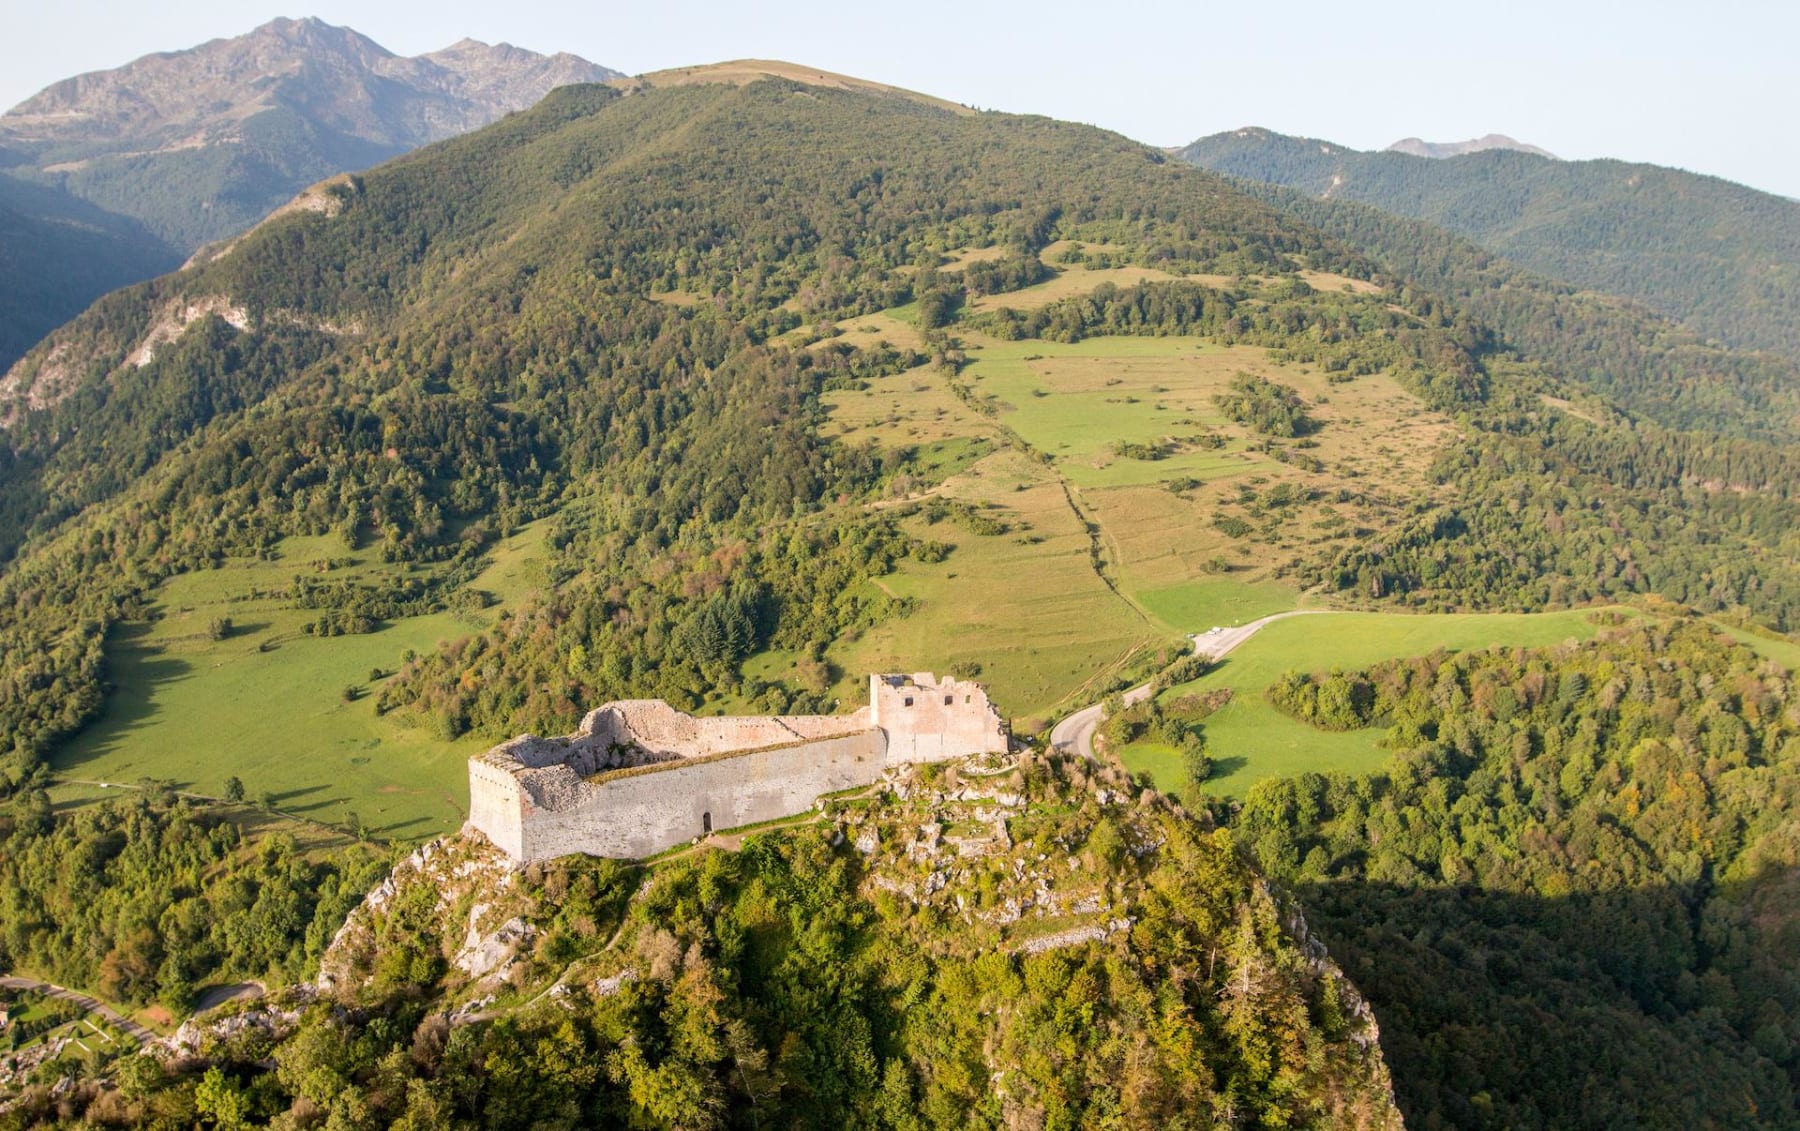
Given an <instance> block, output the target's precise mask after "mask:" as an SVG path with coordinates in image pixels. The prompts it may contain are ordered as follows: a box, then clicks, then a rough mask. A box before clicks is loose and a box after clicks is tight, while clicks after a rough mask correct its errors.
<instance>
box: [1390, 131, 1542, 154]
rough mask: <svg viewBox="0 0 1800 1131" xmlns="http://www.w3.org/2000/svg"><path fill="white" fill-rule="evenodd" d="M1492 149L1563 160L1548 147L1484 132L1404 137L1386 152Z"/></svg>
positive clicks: (1456, 152) (1442, 152) (1407, 152)
mask: <svg viewBox="0 0 1800 1131" xmlns="http://www.w3.org/2000/svg"><path fill="white" fill-rule="evenodd" d="M1490 149H1510V150H1513V151H1514V152H1517V153H1529V154H1531V155H1532V156H1534V157H1547V158H1549V159H1550V160H1552V161H1558V160H1561V158H1559V157H1557V156H1556V154H1554V153H1552V152H1550V151H1549V150H1548V149H1540V148H1539V147H1538V146H1535V145H1527V144H1526V143H1525V142H1522V141H1519V140H1517V139H1516V138H1511V137H1508V136H1506V135H1505V134H1483V135H1482V136H1481V137H1474V138H1470V139H1468V140H1467V141H1426V140H1425V139H1424V138H1419V137H1403V138H1401V139H1400V140H1399V141H1396V142H1395V143H1394V144H1392V145H1390V146H1388V147H1387V148H1386V149H1385V150H1383V151H1382V152H1384V153H1405V154H1408V155H1410V156H1413V157H1434V158H1445V157H1461V156H1463V155H1464V154H1466V153H1483V152H1485V151H1487V150H1490Z"/></svg>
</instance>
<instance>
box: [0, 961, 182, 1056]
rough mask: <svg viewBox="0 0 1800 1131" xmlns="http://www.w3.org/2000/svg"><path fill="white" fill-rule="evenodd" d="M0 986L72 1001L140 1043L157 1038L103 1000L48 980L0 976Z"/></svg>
mask: <svg viewBox="0 0 1800 1131" xmlns="http://www.w3.org/2000/svg"><path fill="white" fill-rule="evenodd" d="M0 986H4V987H5V988H7V989H9V990H31V991H33V992H34V993H40V994H44V995H46V996H49V997H54V998H61V999H62V1000H63V1001H66V1002H72V1003H73V1004H75V1005H79V1006H80V1007H81V1008H83V1009H85V1010H87V1011H88V1012H89V1013H94V1014H98V1015H99V1016H100V1018H101V1019H102V1020H104V1021H105V1022H106V1023H107V1024H109V1025H111V1026H112V1027H113V1028H115V1029H117V1030H119V1031H120V1032H122V1033H124V1034H125V1035H126V1036H128V1037H130V1038H131V1039H132V1040H134V1041H136V1042H137V1043H138V1044H140V1045H143V1044H146V1043H148V1042H150V1041H154V1040H156V1039H157V1038H156V1034H155V1033H152V1032H151V1031H150V1030H148V1029H146V1028H144V1027H143V1026H142V1025H139V1024H138V1023H137V1022H136V1021H133V1020H131V1019H129V1018H126V1017H121V1016H120V1015H119V1014H118V1013H117V1012H116V1011H115V1010H114V1009H113V1008H112V1007H111V1006H109V1005H107V1004H105V1003H104V1002H100V1001H96V1000H95V999H94V998H91V997H89V996H87V995H86V994H84V993H81V992H79V991H77V990H71V989H67V988H65V987H63V986H55V985H51V984H50V983H49V982H42V981H39V980H38V979H36V978H15V977H12V976H10V975H5V976H0Z"/></svg>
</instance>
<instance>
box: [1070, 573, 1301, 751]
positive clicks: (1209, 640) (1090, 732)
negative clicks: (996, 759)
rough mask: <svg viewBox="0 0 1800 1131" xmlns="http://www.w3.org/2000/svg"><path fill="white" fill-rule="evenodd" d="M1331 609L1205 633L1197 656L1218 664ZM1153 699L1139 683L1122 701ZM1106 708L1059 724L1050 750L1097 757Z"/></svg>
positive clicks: (1198, 637) (1090, 709) (1099, 705)
mask: <svg viewBox="0 0 1800 1131" xmlns="http://www.w3.org/2000/svg"><path fill="white" fill-rule="evenodd" d="M1330 611H1331V610H1330V609H1295V610H1293V611H1292V612H1286V613H1275V614H1273V615H1271V616H1266V617H1260V618H1258V619H1257V620H1253V621H1251V622H1250V623H1249V624H1244V625H1239V626H1238V627H1236V628H1224V629H1220V630H1219V631H1217V632H1202V633H1199V634H1197V635H1195V636H1193V637H1190V639H1191V640H1193V642H1194V655H1196V656H1205V657H1206V658H1208V659H1210V660H1213V661H1215V662H1216V661H1218V660H1222V659H1224V658H1225V654H1226V653H1228V652H1230V651H1231V650H1232V649H1234V648H1236V647H1237V646H1238V645H1239V644H1242V643H1243V642H1244V641H1246V640H1248V639H1250V638H1251V637H1252V636H1255V635H1256V634H1257V633H1258V632H1260V631H1262V630H1263V629H1264V628H1265V627H1267V626H1268V625H1271V624H1274V623H1275V622H1276V621H1278V620H1286V619H1287V618H1289V617H1304V616H1314V615H1317V614H1322V613H1328V612H1330ZM1149 697H1150V684H1148V683H1140V684H1138V685H1137V686H1136V687H1134V688H1132V689H1131V690H1129V691H1127V692H1125V694H1124V695H1123V696H1122V698H1123V699H1124V701H1125V705H1126V706H1127V707H1129V706H1131V705H1132V704H1133V703H1142V702H1143V701H1144V700H1146V699H1148V698H1149ZM1105 712H1106V705H1105V704H1104V703H1095V704H1094V705H1093V706H1091V707H1083V708H1082V709H1081V710H1079V711H1076V712H1075V713H1074V714H1072V715H1070V716H1069V717H1067V718H1065V719H1064V720H1063V721H1062V722H1060V723H1057V724H1056V726H1055V727H1054V728H1053V729H1052V730H1051V731H1050V748H1051V749H1052V750H1061V751H1063V752H1064V753H1067V754H1079V755H1081V756H1082V757H1083V758H1092V757H1093V756H1094V732H1095V731H1096V730H1099V729H1100V720H1101V719H1102V718H1104V717H1105Z"/></svg>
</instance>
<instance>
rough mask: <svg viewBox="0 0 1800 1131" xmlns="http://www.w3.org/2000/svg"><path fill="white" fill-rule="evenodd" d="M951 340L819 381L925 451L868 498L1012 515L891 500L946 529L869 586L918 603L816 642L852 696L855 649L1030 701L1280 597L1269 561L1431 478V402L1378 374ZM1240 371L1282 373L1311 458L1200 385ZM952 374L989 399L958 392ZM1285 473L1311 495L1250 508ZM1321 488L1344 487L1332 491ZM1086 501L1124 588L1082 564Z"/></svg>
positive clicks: (854, 427) (1177, 349)
mask: <svg viewBox="0 0 1800 1131" xmlns="http://www.w3.org/2000/svg"><path fill="white" fill-rule="evenodd" d="M890 314H892V312H890ZM860 321H863V320H861V319H854V320H851V322H850V323H848V325H854V324H855V323H857V322H860ZM964 342H965V345H966V347H967V351H968V356H969V358H970V363H969V365H968V366H966V367H965V369H964V370H963V372H962V374H961V375H960V376H958V377H956V378H954V379H952V378H948V377H946V376H945V375H944V374H942V373H939V372H938V371H936V370H935V369H932V368H929V367H922V368H919V369H915V370H911V371H909V372H907V373H903V374H900V375H897V376H894V377H886V378H880V379H877V380H873V381H870V382H868V384H867V387H866V388H863V389H858V390H845V391H839V392H834V393H831V394H829V395H828V396H827V397H826V404H827V406H828V412H829V414H830V415H829V424H828V428H829V429H830V430H831V431H832V432H833V433H834V434H837V435H841V436H844V437H846V438H847V439H850V440H851V441H853V442H860V441H873V442H876V443H879V444H882V445H884V446H888V447H913V448H915V449H917V450H918V451H919V452H920V453H921V455H922V456H923V459H922V460H921V464H922V466H921V467H920V468H919V472H918V475H917V476H916V479H915V480H914V481H909V482H908V483H906V484H904V485H903V486H902V487H898V488H897V491H899V492H900V496H901V497H900V498H898V499H894V500H887V501H884V502H882V503H879V504H877V505H881V506H891V505H894V504H895V503H896V502H899V501H903V499H904V498H906V497H917V496H919V495H921V494H924V493H927V492H929V493H932V494H939V495H944V496H947V497H950V498H955V499H960V500H963V501H966V502H969V503H971V504H974V505H977V506H987V505H993V506H996V507H998V508H999V510H998V511H996V512H995V513H996V514H999V515H1001V516H1003V517H1004V518H1005V519H1006V520H1007V521H1009V522H1012V523H1014V524H1015V526H1017V527H1018V529H1015V530H1014V531H1011V532H1009V533H1008V534H1005V535H996V536H987V537H983V536H977V535H973V534H971V533H969V532H968V531H965V530H960V529H946V528H948V527H952V526H953V525H954V524H952V523H944V524H940V525H939V526H938V527H936V528H932V529H929V530H927V529H926V528H925V527H924V526H923V520H922V519H912V520H909V521H910V522H911V523H912V527H911V528H912V529H913V532H914V533H916V534H918V535H919V536H920V537H924V538H928V539H931V540H934V541H945V542H949V543H950V544H952V545H953V546H954V547H955V550H954V552H953V553H952V555H951V557H950V558H949V559H948V560H947V561H945V562H943V563H939V564H936V565H931V566H926V565H922V564H920V563H912V562H909V563H907V564H906V565H904V566H903V567H902V568H901V570H900V571H899V572H898V573H896V574H895V575H894V576H892V577H889V578H885V579H883V581H882V585H883V587H884V588H885V589H887V591H888V592H890V593H892V594H894V595H896V596H901V597H912V598H915V599H916V600H917V601H918V602H919V608H918V610H917V611H916V612H915V613H914V614H913V615H912V616H911V617H908V618H906V619H904V620H902V621H898V622H895V623H893V624H890V625H884V626H881V627H880V628H877V629H875V630H873V631H872V632H870V633H869V634H868V635H867V637H866V638H864V639H862V640H858V641H849V642H840V643H839V644H838V645H837V646H835V647H834V648H833V649H832V652H831V659H832V660H833V662H834V663H835V664H837V665H838V667H839V668H840V669H841V670H842V671H843V672H845V673H846V684H845V686H844V687H843V688H841V689H840V694H841V695H843V696H845V697H846V702H860V696H861V692H860V690H859V689H856V688H852V687H850V686H849V682H850V681H852V680H853V679H854V678H855V676H856V675H857V674H858V673H861V672H863V671H865V670H873V669H875V668H885V667H890V666H898V667H900V668H904V669H907V670H912V669H915V668H922V667H930V668H934V669H936V670H939V671H942V670H945V669H946V668H948V667H949V665H950V664H952V663H954V662H957V661H968V662H973V663H980V664H982V665H983V678H984V679H986V680H988V681H989V682H990V683H991V684H992V685H993V688H994V694H995V697H996V701H997V702H998V703H999V704H1000V705H1001V707H1002V709H1003V710H1005V711H1006V712H1008V713H1009V714H1012V715H1014V716H1033V715H1040V714H1043V713H1044V712H1046V711H1048V710H1049V709H1050V708H1051V707H1053V706H1056V705H1059V704H1061V705H1068V704H1069V703H1072V702H1073V700H1074V699H1076V698H1079V695H1078V694H1077V693H1078V692H1079V691H1080V690H1081V689H1082V688H1083V687H1084V686H1085V685H1089V684H1090V683H1091V677H1092V676H1093V675H1094V673H1095V672H1096V671H1100V670H1102V669H1104V668H1106V667H1107V666H1108V665H1109V664H1111V663H1114V662H1116V661H1117V660H1118V659H1119V658H1120V657H1121V656H1122V655H1124V654H1125V653H1126V652H1128V651H1130V650H1132V649H1136V648H1142V647H1144V646H1146V645H1148V644H1149V643H1150V642H1152V641H1157V640H1163V639H1167V638H1168V637H1170V636H1172V635H1175V634H1177V633H1180V632H1195V631H1200V630H1203V629H1205V628H1207V627H1210V626H1211V625H1214V624H1232V623H1241V622H1242V621H1244V620H1249V619H1254V618H1255V617H1258V616H1262V615H1264V614H1266V613H1270V612H1277V611H1281V610H1284V609H1290V608H1295V607H1297V606H1299V605H1300V604H1302V600H1301V595H1300V594H1299V593H1298V592H1297V591H1296V590H1295V588H1294V587H1293V586H1292V584H1291V583H1288V582H1285V581H1282V580H1279V579H1277V578H1275V577H1274V576H1272V575H1273V574H1274V573H1275V572H1276V571H1277V570H1278V569H1279V567H1280V566H1282V565H1284V564H1286V563H1288V562H1291V561H1293V560H1294V559H1295V558H1297V557H1298V556H1299V555H1300V554H1302V553H1304V552H1307V551H1308V550H1309V549H1310V548H1312V547H1313V546H1315V545H1316V544H1317V543H1318V542H1320V541H1323V540H1330V539H1347V538H1353V537H1358V536H1361V534H1363V533H1366V532H1367V531H1368V530H1371V529H1379V528H1380V527H1381V526H1382V525H1384V524H1385V523H1386V522H1387V521H1390V516H1391V514H1392V512H1393V511H1394V510H1395V509H1396V508H1397V507H1399V506H1401V505H1403V504H1404V503H1409V502H1410V501H1411V500H1413V499H1415V498H1417V496H1418V494H1419V493H1420V492H1421V491H1424V490H1427V489H1428V488H1427V485H1426V480H1425V474H1424V472H1425V468H1426V466H1427V465H1428V463H1429V461H1430V458H1431V456H1432V454H1433V452H1434V451H1435V450H1436V448H1437V447H1438V446H1439V445H1440V444H1441V443H1443V442H1444V440H1445V439H1446V438H1447V437H1448V436H1449V435H1450V434H1451V425H1450V423H1449V422H1448V421H1447V420H1444V419H1442V418H1439V417H1437V416H1435V415H1434V414H1431V413H1428V412H1426V411H1424V410H1423V408H1422V407H1421V406H1420V405H1419V404H1418V403H1417V401H1415V400H1414V399H1413V398H1411V397H1410V396H1409V395H1408V394H1406V393H1405V392H1404V391H1403V390H1402V389H1400V388H1399V386H1398V385H1397V384H1396V383H1394V382H1393V381H1392V380H1391V379H1389V378H1387V377H1383V376H1372V377H1364V378H1360V379H1358V380H1357V381H1355V382H1351V383H1349V384H1345V385H1331V384H1329V383H1327V382H1326V381H1325V380H1324V378H1323V375H1321V374H1317V373H1313V372H1310V371H1308V370H1307V369H1306V368H1305V367H1299V366H1292V365H1278V364H1276V363H1273V362H1271V361H1270V360H1269V359H1268V355H1267V352H1266V351H1264V350H1261V349H1257V348H1253V347H1235V348H1223V347H1220V346H1217V345H1214V344H1212V343H1211V342H1209V341H1205V340H1203V339H1198V338H1179V337H1163V338H1154V337H1127V338H1096V339H1089V340H1087V341H1083V342H1079V343H1075V344H1061V343H1054V342H1043V341H1024V342H1002V341H997V340H994V339H990V338H987V337H985V336H984V335H979V334H965V335H964ZM1240 372H1251V373H1257V374H1261V375H1264V376H1267V377H1269V378H1270V379H1272V380H1278V381H1282V382H1283V383H1286V384H1290V385H1293V386H1294V387H1295V388H1297V389H1298V390H1299V391H1300V392H1301V395H1302V396H1304V397H1306V398H1307V400H1308V401H1309V403H1311V404H1312V405H1313V406H1314V407H1313V409H1312V414H1313V415H1314V416H1315V417H1316V418H1317V419H1318V420H1319V421H1320V422H1321V424H1322V427H1321V428H1320V429H1319V431H1318V432H1317V433H1316V435H1315V436H1314V437H1312V438H1311V445H1312V446H1311V447H1310V448H1309V449H1308V451H1309V454H1311V455H1313V456H1315V457H1317V458H1318V459H1319V460H1321V461H1322V463H1323V464H1324V470H1323V471H1309V470H1303V469H1301V468H1298V467H1295V466H1292V465H1290V464H1287V463H1283V462H1281V461H1279V460H1277V459H1275V458H1274V457H1273V456H1272V455H1271V454H1269V453H1267V452H1264V451H1258V450H1255V448H1254V446H1253V444H1254V437H1252V436H1251V434H1250V433H1249V432H1248V431H1247V430H1246V429H1244V428H1243V427H1241V426H1239V425H1237V424H1235V423H1232V422H1230V421H1228V420H1226V419H1225V418H1224V417H1223V415H1222V414H1221V413H1220V412H1219V410H1218V408H1217V406H1216V405H1215V404H1214V402H1213V397H1214V395H1215V394H1217V393H1219V392H1222V391H1224V390H1225V388H1226V387H1227V386H1228V384H1229V382H1230V381H1231V379H1232V378H1233V377H1234V376H1235V375H1237V374H1238V373H1240ZM953 380H954V381H955V382H958V383H960V384H961V385H962V386H963V387H964V388H965V389H966V390H967V391H968V394H969V395H970V396H971V397H973V398H974V400H975V401H976V402H978V403H980V404H983V405H985V406H987V408H988V410H989V411H990V412H991V415H990V414H988V413H984V412H978V411H975V410H974V409H972V408H971V407H969V405H968V404H967V403H965V402H964V400H963V399H962V398H961V397H959V396H958V395H957V393H956V391H955V389H954V388H953V386H952V381H953ZM1201 432H1210V433H1213V434H1215V435H1218V436H1220V437H1222V438H1223V440H1224V442H1223V444H1222V446H1220V447H1218V448H1214V449H1207V448H1201V447H1199V446H1198V445H1191V446H1188V447H1187V449H1186V450H1178V451H1175V452H1173V453H1171V454H1168V455H1167V456H1166V458H1162V459H1137V458H1130V457H1126V456H1121V455H1120V454H1119V453H1118V451H1117V450H1116V449H1115V447H1114V445H1115V444H1116V443H1121V442H1122V443H1126V444H1143V445H1150V444H1156V443H1158V442H1161V441H1164V440H1165V439H1166V438H1167V437H1170V436H1192V435H1196V434H1199V433H1201ZM1008 433H1012V434H1016V435H1017V436H1018V437H1019V438H1020V439H1022V440H1023V441H1024V442H1025V443H1026V444H1028V445H1029V446H1030V448H1031V449H1032V450H1033V451H1035V452H1037V453H1041V454H1043V455H1045V456H1048V457H1049V464H1048V466H1046V464H1044V463H1042V462H1040V461H1038V460H1035V459H1030V458H1025V457H1024V456H1023V455H1022V454H1020V453H1018V452H1015V451H1012V450H1011V449H1010V448H1009V447H1008V444H1009V440H1008ZM1370 437H1373V440H1372V441H1371V439H1370ZM1282 483H1292V484H1296V485H1298V486H1300V487H1302V488H1304V489H1305V490H1306V492H1308V493H1309V497H1310V498H1311V501H1310V502H1306V503H1303V504H1300V505H1297V506H1293V507H1288V508H1286V509H1281V510H1267V509H1260V503H1259V501H1258V500H1260V499H1261V498H1262V497H1263V496H1264V495H1265V494H1266V493H1267V492H1269V491H1271V490H1272V489H1274V488H1275V487H1276V486H1277V485H1279V484H1282ZM1174 486H1180V487H1181V490H1180V491H1179V492H1178V491H1176V490H1174V489H1172V487H1174ZM1340 488H1341V489H1344V490H1347V491H1348V492H1350V494H1351V495H1352V496H1354V497H1353V498H1352V499H1351V500H1350V501H1348V502H1340V501H1337V499H1336V494H1337V492H1338V491H1339V489H1340ZM1065 489H1066V490H1065ZM1246 492H1247V493H1248V494H1246ZM1246 498H1248V499H1250V500H1251V501H1250V502H1248V503H1246V502H1245V501H1244V500H1245V499H1246ZM1071 503H1073V506H1072V505H1071ZM1076 506H1078V507H1079V508H1080V511H1079V513H1077V511H1076V510H1075V509H1074V507H1076ZM1222 512H1223V513H1231V514H1234V515H1243V516H1244V517H1245V518H1246V519H1249V520H1253V522H1254V525H1255V531H1254V533H1252V534H1250V535H1248V536H1244V535H1239V536H1236V537H1233V536H1231V535H1228V534H1226V533H1224V532H1222V531H1221V530H1220V529H1219V528H1217V527H1216V526H1215V525H1214V518H1215V516H1216V515H1217V514H1219V513H1222ZM1089 522H1091V523H1093V524H1094V527H1095V530H1094V534H1095V537H1096V538H1097V539H1098V541H1099V543H1100V546H1101V548H1102V553H1103V555H1104V558H1105V561H1106V564H1107V568H1108V571H1109V573H1110V575H1111V576H1112V578H1113V580H1114V581H1115V583H1117V584H1118V586H1119V588H1120V593H1122V594H1123V596H1122V597H1121V595H1120V594H1115V593H1114V592H1113V591H1112V590H1111V589H1109V588H1107V586H1106V584H1105V583H1104V582H1103V581H1101V579H1100V578H1099V576H1098V575H1096V574H1095V572H1094V569H1093V564H1092V559H1091V557H1090V549H1089V547H1090V540H1089V538H1088V537H1087V536H1086V533H1087V532H1086V527H1085V524H1086V523H1089ZM1046 618H1048V619H1046ZM1077 625H1085V626H1088V632H1087V638H1086V639H1084V640H1083V639H1070V638H1068V636H1067V633H1068V630H1069V629H1070V628H1071V627H1072V626H1077Z"/></svg>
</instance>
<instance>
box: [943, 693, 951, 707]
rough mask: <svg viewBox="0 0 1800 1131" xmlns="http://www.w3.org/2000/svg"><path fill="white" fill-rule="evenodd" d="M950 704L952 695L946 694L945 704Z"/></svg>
mask: <svg viewBox="0 0 1800 1131" xmlns="http://www.w3.org/2000/svg"><path fill="white" fill-rule="evenodd" d="M949 705H950V696H948V695H946V696H944V706H946V707H948V706H949Z"/></svg>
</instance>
